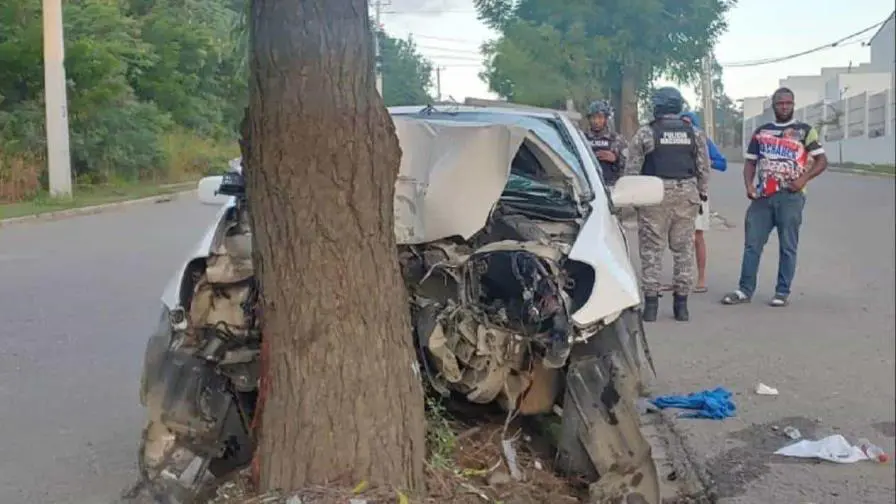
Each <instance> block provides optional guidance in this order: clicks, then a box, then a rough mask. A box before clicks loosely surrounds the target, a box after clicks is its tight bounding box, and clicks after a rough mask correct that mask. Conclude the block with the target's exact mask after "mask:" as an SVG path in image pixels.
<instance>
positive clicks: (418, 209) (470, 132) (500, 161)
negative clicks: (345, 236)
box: [393, 116, 582, 245]
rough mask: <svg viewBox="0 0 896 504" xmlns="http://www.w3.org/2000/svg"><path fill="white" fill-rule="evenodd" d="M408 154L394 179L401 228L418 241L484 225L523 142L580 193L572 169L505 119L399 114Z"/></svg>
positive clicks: (558, 180)
mask: <svg viewBox="0 0 896 504" xmlns="http://www.w3.org/2000/svg"><path fill="white" fill-rule="evenodd" d="M393 120H394V122H395V128H396V133H397V136H398V141H399V144H400V145H401V150H402V157H401V165H400V168H399V174H398V179H397V181H396V183H395V236H396V239H397V241H398V243H399V244H403V245H413V244H420V243H427V242H432V241H435V240H440V239H443V238H448V237H451V236H459V237H461V238H463V239H465V240H466V239H469V238H470V237H471V236H473V235H474V234H475V233H476V232H477V231H479V230H480V229H482V227H483V226H485V224H486V221H487V220H488V217H489V215H490V214H491V212H492V210H493V209H494V207H495V205H496V204H497V202H498V200H499V199H500V197H501V193H502V191H503V190H504V188H505V186H506V185H507V181H508V178H509V177H510V173H511V163H512V162H513V159H514V156H515V155H516V153H517V151H518V150H519V149H520V147H521V146H522V145H523V144H525V145H526V147H527V148H528V150H529V152H531V153H532V154H533V155H534V156H535V157H536V158H537V159H538V161H539V163H540V164H541V166H542V167H543V168H544V169H545V171H546V172H547V173H546V175H547V179H548V181H549V182H548V183H549V184H550V185H551V186H556V187H558V188H562V189H564V190H566V191H567V192H569V193H570V194H571V195H572V196H573V198H574V199H575V200H576V201H578V199H579V198H578V195H580V194H581V193H582V188H581V187H580V186H579V185H578V179H577V178H576V176H575V172H574V171H573V169H572V168H571V167H570V166H569V165H567V164H566V162H565V161H564V160H563V158H561V157H560V155H559V154H557V153H556V152H555V151H554V150H553V149H552V148H551V147H550V146H549V145H548V144H547V143H545V142H544V141H542V140H541V139H540V138H539V137H538V136H536V135H535V134H534V133H532V132H531V131H529V130H528V129H525V128H521V127H518V126H513V125H506V124H492V123H470V122H463V123H459V122H454V121H444V120H436V119H431V120H430V119H420V118H419V117H415V118H407V117H400V116H398V117H394V118H393Z"/></svg>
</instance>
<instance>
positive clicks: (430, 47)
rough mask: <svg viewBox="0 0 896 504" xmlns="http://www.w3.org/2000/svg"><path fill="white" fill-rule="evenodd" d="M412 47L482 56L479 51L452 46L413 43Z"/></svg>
mask: <svg viewBox="0 0 896 504" xmlns="http://www.w3.org/2000/svg"><path fill="white" fill-rule="evenodd" d="M414 47H416V48H418V49H426V50H429V51H447V52H451V53H454V54H469V55H471V57H472V56H476V57H483V56H482V54H481V53H480V52H479V51H473V50H470V49H455V48H453V47H438V46H431V45H419V44H414Z"/></svg>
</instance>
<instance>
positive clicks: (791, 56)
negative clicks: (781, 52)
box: [719, 18, 889, 68]
mask: <svg viewBox="0 0 896 504" xmlns="http://www.w3.org/2000/svg"><path fill="white" fill-rule="evenodd" d="M887 19H889V18H887ZM885 22H886V21H881V22H879V23H875V24H873V25H871V26H869V27H867V28H863V29H861V30H859V31H857V32H855V33H852V34H850V35H847V36H845V37H843V38H840V39H837V40H835V41H833V42H829V43H827V44H824V45H821V46H818V47H813V48H812V49H807V50H805V51H801V52H798V53H794V54H788V55H787V56H778V57H773V58H765V59H759V60H752V61H740V62H733V63H719V65H720V66H722V67H725V68H744V67H752V66H759V65H768V64H771V63H780V62H782V61H787V60H791V59H794V58H799V57H801V56H806V55H807V54H812V53H816V52H818V51H823V50H825V49H832V48H834V47H842V46H845V45H848V44H853V43H856V41H853V42H848V43H847V44H842V42H844V41H847V40H849V39H851V38H855V37H857V36H859V35H861V34H863V33H866V32H869V31H871V30H873V29H875V28H878V27H880V26H881V25H883V24H884V23H885Z"/></svg>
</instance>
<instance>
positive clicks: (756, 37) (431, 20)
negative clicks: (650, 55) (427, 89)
mask: <svg viewBox="0 0 896 504" xmlns="http://www.w3.org/2000/svg"><path fill="white" fill-rule="evenodd" d="M386 1H389V4H388V5H386V4H385V2H386ZM374 2H375V0H370V3H371V6H373V5H374ZM891 12H893V0H849V1H843V0H816V1H815V2H811V3H807V2H781V1H780V0H740V2H739V5H738V6H736V7H735V8H734V9H732V10H731V11H730V12H729V13H728V16H727V19H728V30H727V32H726V33H724V34H723V35H722V36H721V37H720V39H719V41H718V43H717V45H716V48H715V58H716V60H717V61H718V62H719V63H721V64H722V66H723V77H722V82H723V83H724V85H725V91H726V93H727V94H728V95H729V96H730V97H731V98H733V99H738V98H744V97H748V96H767V95H769V94H771V93H772V92H773V91H774V90H775V88H777V87H778V80H779V79H782V78H785V77H787V76H791V75H814V74H818V72H819V69H820V68H821V67H836V66H848V65H849V64H850V63H852V64H853V65H858V64H859V63H863V62H867V61H869V59H870V50H869V48H868V47H866V46H863V45H862V43H861V42H867V40H868V39H870V38H871V36H872V35H874V32H875V30H871V31H869V32H867V33H865V34H863V35H860V36H858V37H856V38H855V39H854V40H855V41H854V42H852V43H849V44H845V45H843V46H840V47H835V48H829V49H825V50H822V51H819V52H816V53H813V54H809V55H806V56H802V57H799V58H795V59H791V60H788V61H784V62H780V63H773V64H768V65H761V66H753V67H747V68H735V67H726V64H730V63H738V62H745V61H753V60H758V59H764V58H773V57H777V56H785V55H788V54H793V53H798V52H801V51H804V50H807V49H812V48H815V47H818V46H822V45H827V44H830V43H832V42H834V41H836V40H837V39H840V38H843V37H845V36H847V35H850V34H852V33H855V32H858V31H860V30H862V29H864V28H867V27H869V26H871V25H873V24H875V23H878V22H881V21H884V20H885V19H886V18H887V16H889V15H890V13H891ZM381 23H382V25H383V27H384V28H385V29H386V31H387V32H388V33H389V34H390V35H392V36H393V37H398V38H406V37H408V36H409V35H410V36H413V37H414V39H415V42H416V43H417V44H418V46H419V50H420V52H421V53H422V54H423V55H424V56H426V57H427V58H429V59H430V60H431V61H432V62H433V64H434V65H435V66H436V67H439V68H440V69H441V70H440V72H439V73H440V81H441V93H442V97H443V98H445V99H448V98H449V97H453V98H454V99H456V100H458V101H462V100H463V99H464V98H465V97H468V96H474V97H478V98H494V97H496V96H495V95H494V93H491V92H489V90H488V85H487V84H485V83H484V82H483V81H482V80H481V79H480V78H479V72H481V71H482V69H483V68H482V65H481V60H482V57H481V56H479V53H478V50H479V47H480V45H481V44H482V43H483V42H485V41H487V40H489V39H492V38H496V37H497V36H498V34H497V33H495V32H493V31H491V30H489V29H488V28H487V27H485V26H484V25H483V24H482V23H481V22H480V21H479V20H477V19H476V12H475V9H474V7H473V0H391V1H390V0H384V4H383V7H382V17H381ZM658 83H666V82H663V81H660V82H658ZM682 92H683V93H684V95H685V97H686V98H687V99H688V101H690V102H691V103H694V102H695V96H696V95H695V93H694V91H693V87H692V86H683V87H682Z"/></svg>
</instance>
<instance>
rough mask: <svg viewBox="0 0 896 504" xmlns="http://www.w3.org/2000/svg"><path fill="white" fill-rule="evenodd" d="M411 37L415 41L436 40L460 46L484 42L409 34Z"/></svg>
mask: <svg viewBox="0 0 896 504" xmlns="http://www.w3.org/2000/svg"><path fill="white" fill-rule="evenodd" d="M408 35H410V36H411V37H413V38H415V39H418V38H419V39H425V40H436V41H440V42H457V43H459V44H475V45H477V46H478V45H480V44H482V42H483V41H481V40H471V39H459V38H449V37H433V36H431V35H421V34H419V33H413V32H411V33H409V34H408Z"/></svg>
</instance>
